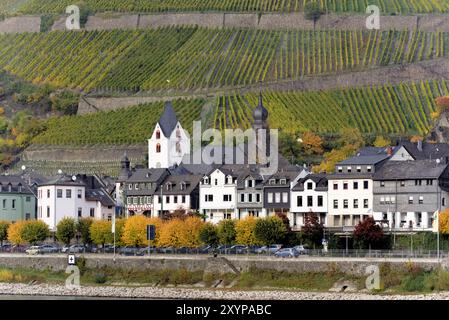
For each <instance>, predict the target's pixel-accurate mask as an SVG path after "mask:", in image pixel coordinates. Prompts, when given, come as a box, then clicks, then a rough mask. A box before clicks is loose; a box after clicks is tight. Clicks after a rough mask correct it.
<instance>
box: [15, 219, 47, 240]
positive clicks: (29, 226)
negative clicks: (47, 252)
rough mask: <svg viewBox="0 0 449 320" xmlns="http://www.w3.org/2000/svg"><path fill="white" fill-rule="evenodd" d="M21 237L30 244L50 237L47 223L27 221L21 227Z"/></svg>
mask: <svg viewBox="0 0 449 320" xmlns="http://www.w3.org/2000/svg"><path fill="white" fill-rule="evenodd" d="M21 236H22V239H23V240H24V241H26V242H28V243H29V244H31V245H36V244H37V243H38V242H42V241H45V239H47V238H48V237H50V229H49V228H48V225H47V224H46V223H45V222H43V221H39V220H34V221H27V222H26V223H25V225H24V226H23V229H22V235H21Z"/></svg>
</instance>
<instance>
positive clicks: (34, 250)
mask: <svg viewBox="0 0 449 320" xmlns="http://www.w3.org/2000/svg"><path fill="white" fill-rule="evenodd" d="M39 251H40V247H39V246H31V247H29V248H28V249H26V250H25V252H26V253H27V254H30V255H37V254H39V253H40V252H39Z"/></svg>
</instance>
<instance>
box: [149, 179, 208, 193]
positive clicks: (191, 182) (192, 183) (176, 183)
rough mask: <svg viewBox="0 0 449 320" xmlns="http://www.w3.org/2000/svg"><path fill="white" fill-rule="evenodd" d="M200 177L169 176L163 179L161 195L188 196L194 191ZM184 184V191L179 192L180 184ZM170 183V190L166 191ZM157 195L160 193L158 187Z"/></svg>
mask: <svg viewBox="0 0 449 320" xmlns="http://www.w3.org/2000/svg"><path fill="white" fill-rule="evenodd" d="M202 178H203V176H202V175H192V174H189V175H176V176H169V177H167V179H165V181H164V184H163V189H162V194H163V195H172V194H174V195H189V194H191V193H192V192H193V190H195V189H196V188H197V187H198V185H199V183H200V181H201V179H202ZM183 182H184V184H185V189H184V190H181V184H182V183H183ZM170 183H171V186H172V187H171V190H167V185H168V184H170ZM157 193H158V194H159V193H160V186H159V187H158V192H157Z"/></svg>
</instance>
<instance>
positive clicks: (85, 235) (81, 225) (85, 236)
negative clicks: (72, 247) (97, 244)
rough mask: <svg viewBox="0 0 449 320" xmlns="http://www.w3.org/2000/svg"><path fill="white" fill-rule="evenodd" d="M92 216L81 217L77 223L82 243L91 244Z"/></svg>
mask: <svg viewBox="0 0 449 320" xmlns="http://www.w3.org/2000/svg"><path fill="white" fill-rule="evenodd" d="M92 222H93V219H92V218H81V219H79V220H78V221H77V223H76V232H77V233H78V235H79V236H80V240H81V243H82V244H85V245H86V244H91V243H92V239H91V237H90V226H91V225H92Z"/></svg>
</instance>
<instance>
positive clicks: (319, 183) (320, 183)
mask: <svg viewBox="0 0 449 320" xmlns="http://www.w3.org/2000/svg"><path fill="white" fill-rule="evenodd" d="M308 180H312V181H313V182H315V183H316V188H315V191H327V189H328V186H327V185H328V183H327V177H326V175H324V174H309V175H308V176H306V177H304V178H302V179H299V181H298V183H297V184H296V185H295V186H294V187H293V188H292V190H293V191H304V189H305V188H304V184H305V183H306V181H308Z"/></svg>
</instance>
